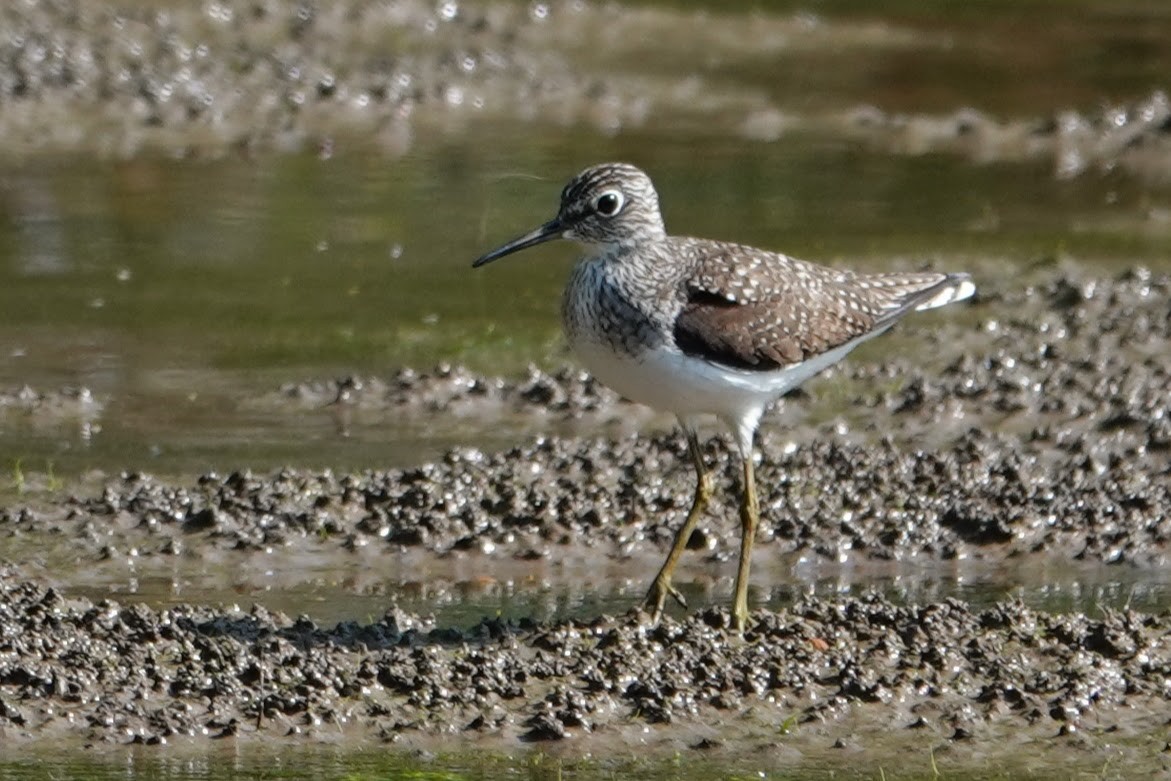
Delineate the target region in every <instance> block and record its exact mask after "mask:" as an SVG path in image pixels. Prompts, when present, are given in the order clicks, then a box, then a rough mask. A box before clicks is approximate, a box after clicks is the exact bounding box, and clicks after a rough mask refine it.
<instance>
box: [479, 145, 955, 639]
mask: <svg viewBox="0 0 1171 781" xmlns="http://www.w3.org/2000/svg"><path fill="white" fill-rule="evenodd" d="M560 238H564V239H573V240H574V241H577V242H578V243H580V244H582V245H584V246H585V248H586V254H585V255H584V256H583V257H582V258H581V259H580V260H578V262H577V264H576V265H575V266H574V268H573V271H572V273H571V274H570V277H569V284H568V285H567V286H566V288H565V295H564V298H563V299H562V303H561V317H562V323H563V325H564V327H565V334H566V336H567V338H568V340H569V343H570V345H571V346H572V348H573V350H574V352H575V353H576V354H577V355H578V357H579V358H580V359H581V361H582V362H583V363H584V364H585V366H586V368H587V369H589V371H590V372H591V373H593V374H594V375H595V376H596V377H597V378H598V379H599V380H601V381H602V382H603V383H605V384H606V385H609V386H610V387H611V388H613V389H614V390H616V391H617V392H618V393H620V394H622V395H623V396H625V397H626V398H628V399H630V400H631V401H636V402H639V403H642V404H646V405H649V406H651V407H654V408H657V409H660V410H664V411H668V412H672V413H674V414H675V415H676V416H677V417H678V419H679V423H680V425H681V426H682V428H683V433H684V435H685V436H686V437H687V446H688V449H689V451H690V453H691V459H692V461H693V462H694V464H695V473H696V488H695V497H694V499H693V500H692V503H691V509H690V511H689V512H688V513H687V518H686V520H684V522H683V525H682V526H681V527H680V528H679V531H678V533H677V534H676V535H675V539H674V542H673V544H672V545H671V551H670V553H668V554H667V559H666V561H665V562H664V563H663V566H662V568H661V569H660V570H659V573H658V575H657V576H656V577H655V579H654V581H652V583H651V586H650V590H649V592H648V593H647V596H646V606H647V608H648V609H649V610H650V613H651V616H652V619H653V620H654V621H658V620H659V619H660V617H661V616H662V613H663V607H664V604H665V603H666V599H667V596H668V595H670V596H672V597H674V598H675V599H676V600H678V601H679V603H680V604H683V605H684V606H686V603H685V602H684V600H683V598H682V596H681V595H680V593H679V592H678V591H677V590H676V589H675V587H674V586H672V585H671V576H672V573H673V572H674V570H675V565H676V563H677V562H678V560H679V557H680V555H681V554H682V553H683V550H684V548H685V547H686V545H687V541H688V539H689V538H690V536H691V533H692V531H693V529H694V528H695V524H696V522H697V521H699V518H700V516H701V515H702V513H703V511H704V509H705V508H706V506H707V504H708V501H709V499H710V497H711V478H710V477H709V475H708V472H707V469H706V467H705V466H704V462H703V455H702V453H701V451H700V445H699V439H698V436H697V434H696V422H697V417H698V416H703V415H715V416H716V417H717V418H719V419H720V420H722V421H723V422H724V423H725V424H726V425H727V426H728V427H729V428H730V429H731V431H732V434H733V435H734V437H735V440H736V446H737V449H738V452H739V455H740V462H741V469H742V488H743V493H742V496H741V502H740V528H741V531H740V534H741V537H740V564H739V568H738V570H737V573H736V595H735V601H734V602H733V607H732V616H733V620H734V622H735V626H736V628H737V629H738V630H740V631H743V630H744V626H745V623H746V621H747V618H748V570H749V564H750V561H751V557H752V542H753V537H754V536H755V534H756V526H757V521H758V518H759V511H758V507H757V499H756V484H755V479H754V475H753V447H754V439H755V436H756V429H757V426H758V424H759V423H760V418H761V415H762V414H763V413H764V411H765V408H767V407H768V405H769V404H771V403H772V402H774V401H776V400H777V399H778V398H780V397H781V396H782V395H784V394H785V393H786V392H787V391H789V390H791V389H792V388H795V387H796V386H798V385H800V384H801V383H802V382H804V381H805V380H807V379H809V378H810V377H812V376H813V375H815V374H817V373H818V372H820V371H822V370H823V369H825V368H827V367H829V366H832V365H833V364H835V363H837V362H838V361H840V360H841V359H842V358H843V357H845V355H846V353H848V352H850V350H852V349H854V348H855V347H857V346H858V345H859V344H861V343H862V342H865V341H866V340H867V339H871V338H873V337H875V336H878V335H879V334H881V333H883V332H884V331H886V330H887V329H888V328H890V327H891V326H892V325H894V324H895V323H896V322H897V321H898V320H899V319H901V318H902V317H903V316H904V315H906V314H908V313H910V312H915V311H922V310H924V309H933V308H935V307H939V306H944V305H945V304H950V303H952V302H954V301H960V300H962V299H965V298H968V297H969V296H971V295H972V293H974V292H975V285H973V283H972V281H971V279H970V278H969V277H968V275H967V274H962V273H959V274H943V273H937V272H906V273H903V272H899V273H880V274H864V273H858V272H853V271H845V270H840V269H835V268H829V267H826V266H820V265H817V264H814V263H808V262H805V261H801V260H797V259H795V258H790V257H788V256H787V255H783V254H780V253H777V252H769V251H767V250H762V249H756V248H755V247H747V246H743V245H740V244H731V243H726V242H722V241H712V240H710V239H696V238H689V237H684V236H669V235H667V231H666V228H665V227H664V225H663V217H662V214H661V213H660V211H659V197H658V194H657V193H656V192H655V188H654V185H653V184H652V183H651V180H650V177H648V176H647V175H646V174H645V173H643V172H642V171H641V170H639V169H638V168H636V167H635V166H633V165H628V164H626V163H604V164H601V165H595V166H592V167H590V168H587V169H585V170H584V171H582V172H581V173H579V174H578V175H577V176H575V177H573V179H572V180H570V182H569V184H568V185H566V186H565V189H564V190H563V191H562V192H561V207H560V209H559V210H558V212H557V216H556V217H554V218H553V219H551V220H549V221H548V222H546V223H545V224H544V225H541V226H540V227H538V228H537V229H535V230H533V231H531V232H529V233H526V234H525V235H523V236H520V237H518V238H516V239H514V240H512V241H510V242H508V243H507V244H505V245H503V246H502V247H499V248H498V249H495V250H492V251H491V252H489V253H487V254H486V255H482V256H481V257H479V258H478V259H476V261H475V262H474V263H473V264H472V265H473V267H479V266H483V265H484V264H486V263H489V262H491V261H493V260H496V259H498V258H502V257H504V256H505V255H508V254H511V253H513V252H516V251H518V250H522V249H525V248H526V247H531V246H533V245H535V244H540V243H541V242H545V241H549V240H551V239H560Z"/></svg>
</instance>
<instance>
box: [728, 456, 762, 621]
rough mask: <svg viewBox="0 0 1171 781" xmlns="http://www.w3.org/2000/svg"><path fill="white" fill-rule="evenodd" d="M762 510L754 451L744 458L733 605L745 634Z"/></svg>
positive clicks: (734, 616)
mask: <svg viewBox="0 0 1171 781" xmlns="http://www.w3.org/2000/svg"><path fill="white" fill-rule="evenodd" d="M759 519H760V510H759V509H758V506H757V503H756V474H755V469H754V467H753V465H752V451H751V449H749V451H748V454H747V455H746V456H744V501H743V502H742V503H741V505H740V568H739V570H737V572H736V601H735V602H734V603H733V604H732V620H733V621H734V622H735V623H736V631H738V632H743V631H744V625H745V624H746V623H747V622H748V569H749V567H750V566H751V565H752V542H753V540H754V539H755V538H756V524H757V522H758V521H759Z"/></svg>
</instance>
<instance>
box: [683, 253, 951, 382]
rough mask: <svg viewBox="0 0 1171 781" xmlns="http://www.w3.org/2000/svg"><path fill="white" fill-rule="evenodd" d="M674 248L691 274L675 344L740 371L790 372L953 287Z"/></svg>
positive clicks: (935, 279) (765, 256)
mask: <svg viewBox="0 0 1171 781" xmlns="http://www.w3.org/2000/svg"><path fill="white" fill-rule="evenodd" d="M679 241H680V242H681V246H680V247H679V248H678V249H679V251H680V254H681V256H683V257H688V259H689V260H690V261H691V262H692V264H693V265H692V268H693V269H694V271H693V273H692V274H691V276H690V278H689V279H688V280H687V282H686V289H685V296H686V300H685V302H684V306H683V309H682V311H681V312H680V314H679V316H678V318H677V319H676V321H675V326H674V336H675V342H676V344H677V345H678V346H679V348H680V349H681V350H683V352H685V353H687V354H689V355H695V356H697V357H702V358H705V359H707V360H710V361H714V362H716V363H720V364H724V365H727V366H732V367H736V368H741V369H749V370H758V371H770V370H774V369H778V368H782V367H785V366H790V365H792V364H795V363H799V362H800V361H803V360H805V359H806V358H809V357H810V356H813V355H817V354H820V353H823V352H825V351H827V350H831V349H833V348H835V347H838V346H840V345H843V344H846V343H847V342H850V341H853V340H855V339H858V338H860V337H863V336H866V335H867V334H869V333H871V332H873V331H876V330H882V329H885V328H887V327H889V326H890V325H891V324H892V323H893V322H894V321H895V320H897V319H898V318H899V317H901V316H902V315H904V314H906V313H907V312H909V311H911V310H913V309H914V308H915V306H916V305H918V304H920V303H922V302H924V301H926V300H929V299H930V298H931V297H932V296H934V295H935V294H937V293H938V292H939V290H940V289H941V288H942V287H944V286H946V285H948V284H950V283H951V278H950V277H948V275H945V274H937V273H930V272H927V273H896V274H855V273H853V272H849V271H841V270H838V269H833V268H828V267H826V266H819V265H816V264H813V263H807V262H804V261H800V260H796V259H794V258H789V257H787V256H785V255H779V254H775V253H765V252H762V251H760V250H756V249H752V248H751V247H743V246H740V245H736V244H721V243H718V242H699V241H697V240H694V239H680V240H679Z"/></svg>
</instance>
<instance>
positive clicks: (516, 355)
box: [0, 127, 1171, 477]
mask: <svg viewBox="0 0 1171 781" xmlns="http://www.w3.org/2000/svg"><path fill="white" fill-rule="evenodd" d="M526 130H527V128H525V127H514V128H501V129H500V134H501V137H502V138H504V139H506V142H504V143H500V144H496V145H494V148H493V150H492V153H491V154H490V155H489V156H483V155H479V154H477V153H475V152H472V151H471V150H469V149H468V148H463V147H460V146H457V145H452V144H445V145H436V146H433V147H426V146H425V145H422V144H421V145H420V148H419V149H417V150H416V151H415V152H414V153H412V154H411V155H409V156H408V157H407V158H405V159H403V160H397V161H386V160H378V159H375V158H373V157H372V156H371V154H370V153H364V152H362V151H360V150H359V149H342V150H339V151H337V152H336V153H335V155H334V156H333V157H332V158H331V159H328V160H321V159H316V158H310V157H270V158H264V159H260V160H240V159H230V160H223V161H219V162H176V161H168V160H135V161H131V162H126V163H92V162H87V161H81V160H58V161H45V160H39V161H36V162H35V163H26V164H24V165H20V166H17V167H10V168H9V169H8V170H6V171H4V172H3V173H2V174H0V181H2V185H0V197H2V198H3V201H4V203H5V212H6V219H4V220H3V221H2V222H0V247H4V248H5V255H6V257H7V261H6V262H5V263H4V264H2V265H0V344H3V345H4V350H3V352H2V353H0V388H3V387H7V386H20V385H25V384H27V385H31V386H33V387H34V388H37V389H50V390H51V389H55V388H57V387H60V386H62V385H80V386H84V387H86V388H89V389H90V390H91V391H92V393H93V395H94V397H95V399H96V401H97V403H98V404H100V405H102V406H101V408H100V410H97V411H94V412H92V413H90V415H91V417H88V418H87V417H84V416H81V417H78V416H72V415H69V414H63V415H61V416H60V417H56V418H54V417H48V416H44V415H22V414H19V413H18V412H14V411H11V410H10V411H6V412H2V413H0V415H2V417H0V453H2V454H4V455H3V459H4V461H5V462H6V463H5V464H4V465H3V466H4V467H5V468H10V467H11V466H12V465H13V464H14V462H15V461H16V460H17V459H19V460H20V461H21V463H22V467H23V469H24V470H30V471H45V470H47V469H50V468H51V469H52V471H54V473H55V474H57V475H59V476H63V477H68V476H74V475H78V474H81V473H84V472H87V471H89V470H95V469H96V470H103V471H107V472H108V471H113V470H119V469H122V468H134V469H141V470H145V471H150V472H154V473H157V474H181V473H193V472H199V471H205V470H210V469H215V468H219V469H222V468H224V466H225V465H229V464H230V465H231V466H232V467H233V468H245V467H247V468H260V469H263V468H269V467H273V466H277V465H285V464H289V465H298V466H316V467H320V466H333V467H335V468H338V469H348V468H357V467H362V466H386V465H403V464H410V463H417V462H418V460H419V458H420V455H422V456H424V457H433V456H435V455H436V454H438V453H439V452H441V451H442V450H443V449H444V448H446V447H448V446H450V445H452V444H454V443H456V442H463V443H473V444H481V443H482V444H485V445H488V446H499V445H501V444H504V443H507V442H509V441H516V440H517V438H518V437H520V436H523V435H524V434H525V432H524V431H523V430H520V431H516V430H510V431H507V432H504V435H503V436H502V435H501V433H500V432H499V431H495V430H484V429H481V430H477V429H476V427H475V425H474V424H473V423H470V422H469V423H468V424H467V425H466V426H462V427H461V428H460V430H458V431H447V432H443V435H442V436H440V437H436V436H434V434H433V433H432V432H430V431H420V430H419V428H418V426H413V425H412V422H411V421H410V420H402V421H398V422H395V423H391V424H383V425H380V426H376V427H360V428H359V429H358V430H357V431H354V432H351V434H352V435H351V436H350V437H343V436H340V435H339V433H338V430H337V426H336V424H335V422H334V420H333V417H332V415H331V414H330V411H329V410H328V409H322V410H320V411H319V413H318V414H313V413H310V414H308V415H305V414H300V411H299V410H285V409H280V408H279V407H272V406H270V407H267V408H265V407H258V406H257V405H255V404H251V403H250V402H251V401H253V400H255V399H256V398H257V397H259V396H261V395H263V394H269V393H272V392H274V391H276V390H277V388H278V387H279V386H280V385H281V384H282V383H283V382H295V381H300V380H309V379H323V378H330V377H334V376H341V375H344V374H348V373H353V372H357V373H375V374H380V375H385V374H386V373H388V372H389V371H390V370H392V369H393V368H395V367H399V366H404V365H405V366H417V367H422V368H427V367H430V366H433V365H435V364H436V363H439V362H441V361H458V362H465V363H468V364H470V365H472V366H473V367H477V368H479V369H481V370H489V371H492V372H497V373H510V372H517V371H519V370H520V369H521V368H522V367H523V366H524V365H525V364H526V363H529V362H538V363H541V364H544V365H553V366H556V365H560V364H564V363H566V362H569V361H570V360H571V358H570V356H568V354H567V353H566V352H565V348H564V347H563V343H562V341H561V339H560V336H559V333H558V324H557V311H558V304H559V291H560V287H561V285H562V284H563V280H564V278H565V275H566V273H567V269H568V265H569V262H570V259H571V258H572V256H573V253H574V249H573V248H572V247H570V246H569V245H563V246H550V247H548V248H542V249H540V250H536V251H532V252H530V253H526V254H524V255H520V256H517V257H514V258H509V259H507V260H506V261H503V262H501V263H499V264H495V265H494V266H492V267H490V268H488V269H484V270H479V271H475V272H473V271H472V270H471V269H470V268H469V267H468V264H469V262H470V259H471V258H473V257H475V256H476V255H477V254H479V253H480V252H482V251H483V250H485V249H486V248H489V247H492V246H495V245H496V244H497V243H499V242H501V241H502V240H504V239H505V238H508V237H510V236H512V235H515V234H517V233H519V232H521V231H523V230H527V229H528V228H529V227H531V226H532V225H535V224H536V223H537V222H539V221H541V220H544V219H547V218H548V217H549V216H551V215H552V213H553V210H554V209H555V208H556V200H557V195H558V193H559V191H560V187H561V185H562V180H563V179H564V178H566V177H567V176H568V175H569V174H570V173H571V172H574V171H576V170H577V168H578V167H580V166H581V165H582V164H584V163H586V162H588V161H596V160H599V159H607V158H624V159H633V160H639V161H640V162H642V163H643V165H644V166H645V167H646V168H648V169H649V170H651V171H653V172H654V175H655V178H656V181H657V183H658V187H659V189H660V191H661V193H662V200H663V203H664V210H665V212H666V219H667V221H668V225H669V226H671V225H674V226H686V228H687V230H688V231H689V232H692V233H695V234H698V235H704V236H711V237H720V238H727V239H734V240H737V241H742V242H746V243H750V244H756V245H760V246H766V247H777V248H784V249H785V250H787V251H789V252H791V253H793V254H795V255H798V256H805V257H811V258H817V259H820V260H826V261H831V262H848V263H851V264H853V265H857V266H863V267H872V268H888V267H892V266H900V265H901V266H906V265H918V264H920V263H922V262H926V261H930V262H932V263H934V264H935V265H937V266H939V267H947V268H971V269H972V270H973V271H975V273H976V274H977V275H978V278H980V279H981V281H987V283H990V284H992V285H994V286H998V287H1008V286H1011V284H1012V282H1011V280H1012V279H1014V278H1018V279H1019V278H1027V271H1028V269H1029V267H1030V266H1033V265H1035V264H1041V265H1048V264H1051V263H1053V262H1056V260H1057V259H1058V258H1064V257H1071V258H1074V259H1076V260H1077V261H1078V262H1081V263H1085V264H1089V265H1091V266H1095V267H1100V268H1102V270H1103V271H1104V272H1106V273H1109V270H1110V267H1111V266H1114V267H1118V268H1121V267H1124V266H1130V265H1133V264H1135V263H1146V264H1148V265H1151V266H1153V267H1155V268H1167V267H1171V258H1168V256H1167V255H1166V253H1165V252H1164V251H1163V250H1164V248H1165V246H1166V240H1167V235H1166V234H1164V233H1159V232H1155V233H1151V232H1150V231H1146V232H1141V231H1139V230H1138V229H1137V228H1136V225H1137V223H1139V222H1141V221H1142V220H1143V219H1144V218H1143V217H1142V215H1143V214H1146V213H1149V212H1150V211H1151V210H1155V209H1157V208H1159V204H1163V207H1164V208H1171V206H1168V204H1171V190H1161V189H1157V188H1155V187H1153V186H1151V185H1144V184H1141V183H1138V182H1135V181H1133V180H1128V179H1125V178H1121V179H1119V180H1118V181H1111V182H1109V183H1105V182H1103V181H1102V180H1100V179H1098V178H1095V177H1085V178H1082V179H1077V180H1074V181H1069V182H1059V181H1056V180H1055V179H1054V178H1053V176H1052V174H1051V172H1050V171H1049V170H1047V168H1046V167H1045V166H1044V165H1043V164H1040V163H1037V164H1012V165H1009V164H998V165H985V166H978V167H976V166H972V165H970V164H968V163H967V162H965V161H963V160H960V159H957V158H955V157H952V156H948V155H942V154H937V155H927V156H922V157H901V156H895V157H892V156H889V155H884V154H880V153H877V152H867V151H865V150H863V149H859V148H857V147H856V146H852V145H850V144H847V143H844V142H834V141H827V140H824V139H819V138H814V137H809V136H794V137H787V138H786V139H785V140H784V142H783V143H775V144H745V143H743V142H725V143H722V144H719V143H713V142H709V141H705V143H704V157H703V161H702V163H701V164H699V165H696V162H695V161H694V160H693V159H692V157H693V154H692V150H693V146H692V144H691V143H690V142H689V140H688V139H687V138H686V137H684V138H678V137H671V136H656V135H631V136H620V137H618V138H615V139H612V140H605V139H600V138H596V137H579V138H566V137H559V138H556V139H554V140H537V139H533V138H529V137H527V135H526ZM509 141H510V142H511V144H512V146H511V148H510V146H509V143H508V142H509ZM538 177H539V178H538ZM208 193H217V197H216V198H214V199H209V198H208V197H207V194H208ZM676 229H677V230H678V229H679V228H678V227H677V228H676ZM1168 231H1171V228H1168ZM875 349H878V350H881V349H882V346H881V345H879V346H877V347H876V348H875ZM522 423H523V422H522ZM522 429H523V426H522ZM530 433H534V432H530ZM307 445H308V446H307Z"/></svg>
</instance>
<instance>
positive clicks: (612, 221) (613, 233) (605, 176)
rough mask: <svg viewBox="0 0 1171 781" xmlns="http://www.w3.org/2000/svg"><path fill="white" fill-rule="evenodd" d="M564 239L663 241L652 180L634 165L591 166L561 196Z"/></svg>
mask: <svg viewBox="0 0 1171 781" xmlns="http://www.w3.org/2000/svg"><path fill="white" fill-rule="evenodd" d="M557 221H558V222H559V223H561V225H562V226H563V228H564V233H562V235H563V236H564V237H565V238H567V239H575V240H577V241H580V242H583V243H586V244H627V245H629V244H636V243H639V242H643V241H658V240H661V239H663V238H664V237H665V236H666V235H667V234H666V229H665V228H664V227H663V216H662V214H660V213H659V195H658V193H656V192H655V186H654V184H652V183H651V178H650V177H649V176H647V175H646V174H645V173H643V172H642V171H641V170H640V169H638V168H636V167H634V166H633V165H630V164H629V163H602V164H600V165H595V166H591V167H589V168H587V169H585V170H584V171H582V172H581V173H579V174H578V175H577V176H575V177H573V179H571V180H570V182H569V184H567V185H565V189H564V190H562V191H561V208H560V210H559V211H558V213H557Z"/></svg>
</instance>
